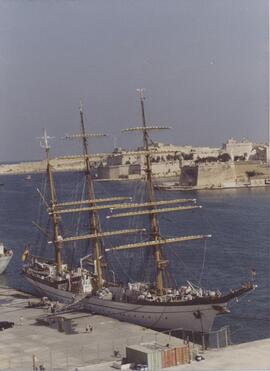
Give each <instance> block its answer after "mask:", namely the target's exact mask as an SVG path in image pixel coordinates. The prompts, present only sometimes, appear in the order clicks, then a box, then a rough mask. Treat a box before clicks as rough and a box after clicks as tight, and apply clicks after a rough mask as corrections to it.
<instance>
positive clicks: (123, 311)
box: [23, 89, 255, 332]
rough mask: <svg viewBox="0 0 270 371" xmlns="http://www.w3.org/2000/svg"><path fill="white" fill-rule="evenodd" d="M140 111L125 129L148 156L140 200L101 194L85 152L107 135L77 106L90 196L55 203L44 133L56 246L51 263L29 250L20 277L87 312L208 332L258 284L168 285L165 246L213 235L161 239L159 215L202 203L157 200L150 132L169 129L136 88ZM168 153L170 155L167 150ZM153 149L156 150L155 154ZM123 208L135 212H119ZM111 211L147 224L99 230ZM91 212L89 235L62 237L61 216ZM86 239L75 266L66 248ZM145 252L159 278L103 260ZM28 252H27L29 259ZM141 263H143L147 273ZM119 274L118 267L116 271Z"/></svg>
mask: <svg viewBox="0 0 270 371" xmlns="http://www.w3.org/2000/svg"><path fill="white" fill-rule="evenodd" d="M139 94H140V105H141V113H142V125H141V126H140V127H135V128H130V129H126V130H124V131H125V132H141V133H142V135H143V149H142V150H141V151H140V153H138V152H137V151H136V153H134V154H136V155H138V154H140V155H143V156H144V158H145V182H146V188H147V198H148V199H147V200H146V202H143V203H135V202H131V201H130V199H129V198H128V197H107V198H97V197H95V192H94V183H93V176H92V171H91V170H92V169H91V156H90V153H89V151H88V139H89V137H92V136H100V135H102V134H91V133H87V132H86V131H85V125H84V113H83V109H82V106H81V107H80V124H81V133H80V134H73V135H68V136H67V138H69V139H81V140H82V144H83V159H84V164H85V166H84V167H85V169H84V170H85V177H86V186H87V197H86V199H84V200H80V201H68V202H58V199H57V195H56V189H55V184H54V174H53V168H52V165H51V160H50V156H49V149H50V147H49V144H48V139H49V137H48V136H47V134H46V131H45V130H44V136H43V147H44V149H45V153H46V163H47V176H48V183H49V189H50V202H49V203H47V211H48V214H49V216H50V220H51V223H52V227H53V228H52V234H53V235H52V240H51V241H48V242H49V243H51V244H53V246H54V255H55V259H54V261H50V260H48V259H42V258H40V257H35V256H31V255H29V251H28V250H27V249H26V251H25V252H24V256H23V258H24V260H26V258H28V259H27V262H25V263H26V264H25V265H24V267H23V274H24V276H25V277H26V279H27V280H28V281H29V282H31V283H32V284H33V286H34V287H35V288H36V289H37V290H38V291H39V292H40V293H41V294H42V295H46V296H48V297H49V298H51V299H52V300H57V301H60V302H63V303H66V304H68V305H69V304H71V305H72V304H73V303H75V304H76V303H78V302H79V303H80V305H81V306H83V308H84V309H85V310H88V311H90V312H93V313H97V314H102V315H106V316H109V317H113V318H117V319H119V320H122V321H127V322H131V323H135V324H138V325H141V326H145V327H149V328H154V329H160V330H168V329H176V328H182V329H185V330H190V331H198V332H207V331H209V330H210V329H211V327H212V325H213V322H214V319H215V317H216V315H218V314H223V313H226V312H227V311H228V308H227V305H228V302H229V301H230V300H231V299H233V298H237V297H239V296H241V295H243V294H244V293H247V292H249V291H251V290H252V289H254V287H255V286H254V284H253V283H250V282H249V283H245V284H242V285H241V287H239V288H238V289H236V290H230V291H229V292H227V293H221V292H220V291H219V290H216V291H211V290H205V289H204V288H202V287H197V286H195V285H193V284H192V283H191V282H187V283H186V284H184V285H182V286H177V285H176V284H175V285H171V284H170V283H169V280H168V279H167V278H168V275H167V272H168V264H169V261H168V259H167V258H166V246H168V245H171V244H174V245H176V246H177V244H181V242H187V241H192V240H203V239H208V238H210V237H211V236H210V235H202V234H199V235H191V236H178V237H174V238H166V237H164V236H161V233H160V226H159V218H158V216H159V215H160V214H162V213H169V212H181V211H185V210H192V209H196V208H199V207H200V206H199V205H197V204H196V200H194V199H174V200H167V201H160V200H157V199H156V196H155V191H154V187H153V179H152V169H151V156H152V155H153V150H152V149H151V148H150V146H149V140H150V139H149V133H150V132H151V131H153V130H163V129H167V127H158V126H150V125H147V124H146V119H145V110H144V95H143V89H140V90H139ZM166 153H167V152H166ZM154 154H156V153H154ZM121 209H123V210H124V209H130V210H132V209H133V211H128V212H121V211H120V212H116V213H115V211H117V210H121ZM101 210H110V211H112V210H113V213H112V214H111V213H110V215H109V216H108V218H130V217H133V216H136V217H144V216H147V215H148V216H149V225H148V226H146V228H127V229H122V230H112V231H102V228H101V223H100V218H99V212H100V211H101ZM82 212H86V213H88V214H89V233H87V234H82V235H80V234H79V235H75V236H63V235H61V233H60V225H61V216H62V215H63V214H69V213H75V214H77V215H78V213H82ZM141 232H144V233H145V234H146V233H148V238H147V239H146V240H145V239H144V241H140V242H135V243H129V244H119V245H118V246H114V247H111V246H110V245H108V244H107V243H106V240H107V239H108V238H110V237H117V239H118V238H119V239H120V238H121V236H123V235H128V234H137V233H141ZM85 240H87V241H89V254H87V255H86V256H83V257H82V258H81V259H80V264H79V266H78V267H76V268H75V269H74V268H71V267H69V266H68V264H66V263H65V262H64V261H63V259H62V249H63V248H64V247H65V246H66V245H68V244H69V243H73V242H74V241H85ZM131 249H132V250H139V249H148V251H149V252H150V256H151V258H152V263H153V271H154V274H155V279H154V280H153V282H129V283H128V284H126V285H125V284H123V283H120V282H118V281H117V279H116V277H117V274H115V273H114V274H113V279H110V278H109V277H111V276H112V275H111V274H108V272H106V270H107V268H106V261H107V260H109V259H110V254H112V253H113V252H114V251H125V250H131ZM28 255H29V256H28ZM143 269H144V267H142V271H143ZM116 273H117V272H116Z"/></svg>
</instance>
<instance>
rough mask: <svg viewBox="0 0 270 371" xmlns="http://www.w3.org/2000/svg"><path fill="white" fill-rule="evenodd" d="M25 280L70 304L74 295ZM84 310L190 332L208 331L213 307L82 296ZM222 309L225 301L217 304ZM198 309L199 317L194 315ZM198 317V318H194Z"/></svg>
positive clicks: (145, 325)
mask: <svg viewBox="0 0 270 371" xmlns="http://www.w3.org/2000/svg"><path fill="white" fill-rule="evenodd" d="M27 280H28V281H29V282H31V283H32V285H34V287H35V288H36V289H37V290H38V291H39V292H40V293H41V294H42V295H46V296H48V297H49V298H50V299H52V300H58V301H59V302H63V303H67V304H71V303H72V302H73V301H74V297H73V295H72V293H71V292H69V291H64V290H60V289H56V288H54V287H51V286H48V285H46V284H43V283H40V282H37V281H34V280H32V279H31V278H29V277H27ZM81 304H82V305H83V307H84V309H86V310H87V311H89V312H91V313H96V314H101V315H105V316H108V317H112V318H116V319H118V320H121V321H126V322H131V323H134V324H137V325H140V326H144V327H149V328H154V329H159V330H171V329H183V330H188V331H194V332H208V331H210V330H211V328H212V325H213V322H214V319H215V317H216V315H217V313H218V312H217V310H215V309H214V308H213V306H212V305H211V304H201V305H199V304H198V305H172V306H168V305H141V304H131V303H126V302H119V301H112V300H104V299H99V298H98V297H96V296H89V297H86V298H84V299H82V301H81ZM220 306H222V307H224V308H226V303H224V304H220ZM198 311H200V316H196V314H197V312H198ZM198 317H200V318H198Z"/></svg>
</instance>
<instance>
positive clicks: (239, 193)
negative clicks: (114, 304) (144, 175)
mask: <svg viewBox="0 0 270 371" xmlns="http://www.w3.org/2000/svg"><path fill="white" fill-rule="evenodd" d="M43 179H44V176H43V175H41V174H36V175H33V176H32V180H31V181H26V180H25V176H5V177H3V176H2V177H1V179H0V181H1V183H4V186H2V187H1V189H0V206H1V208H0V226H1V227H0V240H1V241H3V242H4V243H5V244H6V245H7V246H8V247H9V248H12V249H13V251H14V257H13V260H12V261H11V263H10V265H9V267H8V269H7V272H6V274H5V275H3V276H1V278H0V285H1V286H2V285H9V286H11V287H14V288H17V289H22V290H26V291H30V290H31V287H30V286H28V284H27V283H26V282H25V281H24V279H23V278H22V276H21V275H20V267H21V264H22V263H21V255H22V252H23V248H24V246H25V244H30V246H31V253H34V252H35V253H38V254H43V255H44V254H45V255H46V256H53V249H52V245H46V243H45V239H44V238H41V237H40V235H41V234H42V233H40V232H38V230H37V229H36V228H35V227H34V226H33V224H32V221H35V222H38V223H39V224H40V225H42V227H45V228H46V224H47V221H46V218H45V213H43V212H42V208H41V207H40V197H39V195H38V193H37V191H36V188H39V189H40V190H42V189H43V187H44V184H43ZM81 182H82V178H81V175H79V174H68V173H67V174H57V175H56V187H57V186H58V185H61V189H60V191H59V194H58V200H59V201H64V200H68V199H70V197H73V196H75V197H77V198H78V197H79V189H80V188H81V187H80V186H81V185H82V183H81ZM143 187H144V184H143V183H142V182H125V181H123V182H119V181H117V182H95V188H96V193H97V195H98V196H99V197H107V196H108V195H110V196H112V195H113V196H123V195H124V196H134V195H136V196H135V199H137V200H140V199H142V198H143V194H144V193H143ZM157 197H158V198H162V199H164V198H196V199H197V201H198V203H199V204H201V205H202V206H203V208H202V209H198V210H194V211H186V212H183V213H180V214H179V213H177V214H172V213H171V214H166V216H165V215H164V216H162V218H161V221H160V225H161V233H163V234H164V235H167V236H175V235H188V234H199V233H207V234H209V233H210V234H212V236H213V237H212V238H211V239H209V240H207V241H201V242H188V243H186V244H180V245H179V246H172V247H169V248H168V249H167V250H166V252H167V254H168V258H169V259H170V268H171V271H172V272H173V278H174V280H175V281H176V282H177V283H178V284H183V283H184V282H185V281H186V280H189V281H191V282H192V283H195V284H196V283H200V284H201V285H202V286H203V287H205V288H209V289H217V288H219V289H220V290H229V289H231V288H236V287H237V286H239V285H240V284H241V283H242V282H246V281H248V280H251V270H252V269H255V270H256V272H257V274H256V283H257V285H258V288H257V289H256V290H255V291H254V292H252V293H251V294H249V295H247V296H246V297H242V298H240V300H239V302H238V303H236V302H232V303H231V307H230V309H231V313H230V314H228V315H226V316H221V317H219V318H217V320H216V322H215V328H220V327H222V326H224V325H229V326H230V329H231V338H232V342H233V343H240V342H245V341H252V340H258V339H263V338H267V337H270V268H269V267H270V247H269V241H270V236H269V221H270V208H269V197H270V189H269V188H258V189H241V190H239V189H238V190H237V189H235V190H233V189H231V190H217V191H213V190H212V191H197V192H195V191H194V192H169V193H158V194H157ZM107 214H108V212H103V213H102V214H101V216H100V219H101V222H102V225H103V226H104V229H107V230H109V229H113V227H115V222H113V221H112V220H110V219H106V215H107ZM77 216H78V214H77ZM86 218H87V216H86V215H82V216H81V218H80V219H81V220H80V225H79V226H75V228H79V229H80V230H82V231H83V230H84V231H86V230H87V219H86ZM116 220H117V225H118V226H121V227H126V226H127V225H126V223H127V220H126V219H125V220H122V219H121V220H120V219H119V220H118V219H116ZM73 221H74V219H73ZM73 221H67V223H69V224H68V227H67V228H66V229H64V230H63V231H62V233H63V235H66V234H68V233H69V230H70V229H71V228H72V222H73ZM131 223H136V225H139V226H141V227H142V226H145V225H146V224H147V218H140V220H139V221H138V220H133V221H132V222H130V221H128V224H129V226H131ZM134 238H135V237H134ZM134 238H133V239H132V241H134ZM125 241H126V242H128V239H127V238H126V239H125V238H123V239H121V242H125ZM129 241H130V239H129ZM107 243H108V244H109V243H111V244H112V245H113V244H115V243H117V240H113V239H111V240H110V241H108V242H107ZM118 243H119V241H118ZM82 253H84V254H85V253H87V246H86V244H84V245H83V246H82V247H78V248H77V247H73V246H68V247H67V248H66V249H64V256H65V259H67V260H68V261H69V262H71V260H78V259H79V256H80V254H82ZM88 253H89V251H88ZM72 258H73V259H72ZM110 258H111V261H112V268H113V269H114V270H115V272H116V273H117V274H118V276H119V277H120V279H121V280H123V281H128V280H129V281H130V280H133V281H136V279H138V278H139V277H141V276H142V275H143V274H145V272H148V271H149V272H150V273H149V275H151V255H149V253H148V254H147V253H145V252H142V251H133V252H131V253H128V252H125V253H124V254H123V253H118V254H112V256H110ZM142 263H143V265H142ZM148 266H149V269H146V268H147V267H148ZM145 278H147V276H146V277H145Z"/></svg>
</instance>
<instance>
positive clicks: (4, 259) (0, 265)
mask: <svg viewBox="0 0 270 371" xmlns="http://www.w3.org/2000/svg"><path fill="white" fill-rule="evenodd" d="M12 256H13V254H11V255H7V256H1V257H0V274H2V273H4V271H5V270H6V268H7V266H8V265H9V262H10V260H11V258H12Z"/></svg>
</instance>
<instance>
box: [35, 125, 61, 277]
mask: <svg viewBox="0 0 270 371" xmlns="http://www.w3.org/2000/svg"><path fill="white" fill-rule="evenodd" d="M49 139H50V137H49V136H48V135H47V132H46V129H44V133H43V137H42V138H41V142H40V145H41V147H42V148H44V149H45V153H46V162H47V167H46V171H47V176H48V180H49V189H50V199H51V201H50V210H51V214H50V215H51V218H52V224H53V243H54V247H55V265H56V273H57V274H61V272H62V256H61V247H62V246H61V245H62V239H61V236H60V234H59V221H60V217H59V215H58V213H57V200H56V192H55V186H54V178H53V173H52V165H51V163H50V156H49V151H50V146H49V143H48V140H49Z"/></svg>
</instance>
